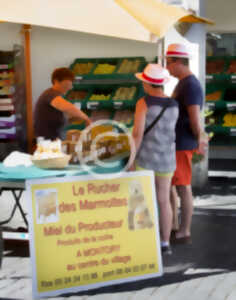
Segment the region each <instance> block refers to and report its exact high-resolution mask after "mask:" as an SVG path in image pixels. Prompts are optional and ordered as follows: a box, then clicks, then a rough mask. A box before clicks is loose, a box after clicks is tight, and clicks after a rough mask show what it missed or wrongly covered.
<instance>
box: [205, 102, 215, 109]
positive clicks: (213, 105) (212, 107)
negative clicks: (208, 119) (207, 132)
mask: <svg viewBox="0 0 236 300" xmlns="http://www.w3.org/2000/svg"><path fill="white" fill-rule="evenodd" d="M215 106H216V104H215V103H207V107H208V109H214V108H215Z"/></svg>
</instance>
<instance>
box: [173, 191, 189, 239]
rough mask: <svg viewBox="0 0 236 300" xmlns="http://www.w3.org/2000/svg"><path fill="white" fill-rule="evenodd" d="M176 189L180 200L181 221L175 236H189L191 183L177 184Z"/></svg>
mask: <svg viewBox="0 0 236 300" xmlns="http://www.w3.org/2000/svg"><path fill="white" fill-rule="evenodd" d="M177 191H178V194H179V197H180V201H181V223H180V228H179V231H178V232H177V233H176V238H181V237H186V236H191V224H192V215H193V196H192V187H191V185H186V186H185V185H179V186H177Z"/></svg>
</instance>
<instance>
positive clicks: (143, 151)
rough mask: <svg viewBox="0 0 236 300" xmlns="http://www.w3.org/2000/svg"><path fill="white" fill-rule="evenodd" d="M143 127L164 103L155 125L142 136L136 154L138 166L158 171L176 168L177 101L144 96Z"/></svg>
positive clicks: (158, 111) (152, 118) (148, 123)
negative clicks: (145, 106)
mask: <svg viewBox="0 0 236 300" xmlns="http://www.w3.org/2000/svg"><path fill="white" fill-rule="evenodd" d="M144 100H145V102H146V105H147V108H148V110H147V114H146V123H145V129H146V128H147V127H148V126H149V125H150V124H151V123H152V122H153V121H154V120H155V119H156V117H157V116H158V115H159V114H160V112H161V110H162V109H163V107H164V106H165V105H168V108H167V109H166V110H165V112H164V114H163V115H162V117H161V118H160V120H159V121H158V122H157V123H156V124H155V126H154V127H153V128H152V129H151V130H150V131H149V132H148V133H147V134H146V135H145V136H144V137H143V141H142V143H141V146H140V149H139V152H138V154H137V156H136V162H137V164H138V166H140V167H142V168H144V169H149V170H153V171H155V172H159V173H171V172H174V171H175V169H176V159H175V151H176V149H175V126H176V122H177V119H178V115H179V108H178V103H177V102H176V101H175V100H174V99H171V98H160V97H153V96H146V97H145V98H144Z"/></svg>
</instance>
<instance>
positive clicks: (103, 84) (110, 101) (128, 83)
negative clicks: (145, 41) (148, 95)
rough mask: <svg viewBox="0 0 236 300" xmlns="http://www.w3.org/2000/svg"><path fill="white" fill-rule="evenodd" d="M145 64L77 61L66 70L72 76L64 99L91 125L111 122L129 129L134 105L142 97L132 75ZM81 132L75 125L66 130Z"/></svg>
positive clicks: (132, 59) (120, 60) (80, 126)
mask: <svg viewBox="0 0 236 300" xmlns="http://www.w3.org/2000/svg"><path fill="white" fill-rule="evenodd" d="M146 64H147V62H146V60H145V58H144V57H111V58H77V59H75V61H74V62H73V64H72V65H71V66H70V69H71V70H72V71H73V72H74V74H75V81H74V83H73V89H72V90H71V91H69V92H68V93H67V95H66V96H65V98H66V99H67V100H69V101H70V102H72V103H73V104H74V105H76V106H77V107H78V108H80V109H82V110H83V111H86V113H87V114H88V115H89V116H90V118H91V119H92V120H93V121H97V120H100V119H108V120H115V121H117V122H121V123H123V124H124V125H126V126H127V127H128V128H130V127H132V126H133V117H134V109H135V105H136V102H137V100H138V99H139V98H140V97H141V96H142V95H143V89H142V84H141V83H140V82H139V81H138V80H137V79H136V77H135V76H134V74H135V73H136V72H141V71H142V70H143V69H144V67H145V65H146ZM83 128H84V124H83V123H79V122H75V123H74V124H72V125H69V126H68V127H67V130H69V129H79V130H82V129H83Z"/></svg>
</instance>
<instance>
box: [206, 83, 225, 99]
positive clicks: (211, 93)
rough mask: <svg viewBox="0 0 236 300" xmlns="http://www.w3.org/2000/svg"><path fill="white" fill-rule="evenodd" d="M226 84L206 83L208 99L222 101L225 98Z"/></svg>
mask: <svg viewBox="0 0 236 300" xmlns="http://www.w3.org/2000/svg"><path fill="white" fill-rule="evenodd" d="M224 93H225V85H223V84H214V83H211V84H207V85H206V101H221V100H223V98H224Z"/></svg>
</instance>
